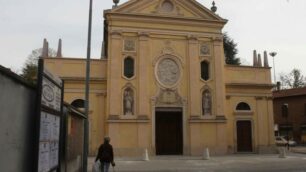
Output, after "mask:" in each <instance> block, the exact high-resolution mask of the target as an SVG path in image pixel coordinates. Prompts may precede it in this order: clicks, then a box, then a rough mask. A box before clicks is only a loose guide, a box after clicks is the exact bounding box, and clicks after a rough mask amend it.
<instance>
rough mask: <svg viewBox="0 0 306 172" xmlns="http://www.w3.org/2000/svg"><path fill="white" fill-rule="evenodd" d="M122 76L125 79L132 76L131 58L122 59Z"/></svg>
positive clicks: (132, 60)
mask: <svg viewBox="0 0 306 172" xmlns="http://www.w3.org/2000/svg"><path fill="white" fill-rule="evenodd" d="M124 76H125V77H127V78H132V77H133V76H134V59H133V58H131V57H127V58H125V59H124Z"/></svg>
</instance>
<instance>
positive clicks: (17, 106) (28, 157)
mask: <svg viewBox="0 0 306 172" xmlns="http://www.w3.org/2000/svg"><path fill="white" fill-rule="evenodd" d="M0 67H1V66H0ZM0 90H1V91H0V92H1V94H0V109H1V112H0V145H1V146H0V152H1V154H0V171H3V172H19V171H33V161H34V157H35V156H34V155H33V145H34V142H35V139H33V138H34V133H35V128H34V127H35V120H34V119H35V97H36V93H35V89H34V88H32V87H30V86H27V85H26V84H25V83H23V82H22V80H21V79H20V78H19V77H18V76H17V75H15V74H14V73H12V72H10V71H8V70H6V69H5V68H3V67H1V68H0Z"/></svg>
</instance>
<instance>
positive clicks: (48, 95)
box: [41, 77, 62, 111]
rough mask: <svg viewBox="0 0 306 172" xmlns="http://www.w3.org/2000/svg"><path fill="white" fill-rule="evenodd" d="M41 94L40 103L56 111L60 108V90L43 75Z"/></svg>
mask: <svg viewBox="0 0 306 172" xmlns="http://www.w3.org/2000/svg"><path fill="white" fill-rule="evenodd" d="M41 94H42V96H41V104H43V105H45V106H48V107H49V108H51V109H54V110H57V111H60V110H61V95H62V90H61V89H60V88H59V87H58V86H56V85H55V84H54V83H52V82H51V81H50V80H49V79H47V78H46V77H43V82H42V93H41Z"/></svg>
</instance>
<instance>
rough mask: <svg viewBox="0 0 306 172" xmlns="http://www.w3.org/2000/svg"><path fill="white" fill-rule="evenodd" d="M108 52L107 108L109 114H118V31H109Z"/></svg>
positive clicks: (119, 76)
mask: <svg viewBox="0 0 306 172" xmlns="http://www.w3.org/2000/svg"><path fill="white" fill-rule="evenodd" d="M109 47H111V48H110V52H109V62H108V63H109V65H108V67H109V71H108V72H109V74H108V75H109V77H108V80H109V82H108V87H107V89H108V95H109V96H108V98H109V102H108V108H109V115H120V113H121V111H120V109H121V107H120V105H121V103H120V102H122V101H121V92H120V90H121V88H120V79H121V70H122V69H121V65H119V64H121V63H122V60H121V59H122V57H121V56H122V54H121V51H118V50H122V34H121V32H120V31H112V32H111V33H110V46H109Z"/></svg>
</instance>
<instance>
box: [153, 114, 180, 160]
mask: <svg viewBox="0 0 306 172" xmlns="http://www.w3.org/2000/svg"><path fill="white" fill-rule="evenodd" d="M155 119H156V120H155V121H156V124H155V133H156V138H155V141H156V155H182V154H183V115H182V111H157V112H156V117H155Z"/></svg>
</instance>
